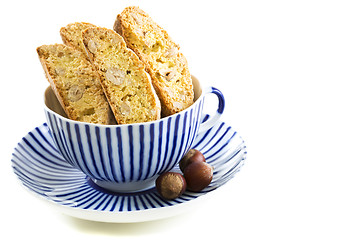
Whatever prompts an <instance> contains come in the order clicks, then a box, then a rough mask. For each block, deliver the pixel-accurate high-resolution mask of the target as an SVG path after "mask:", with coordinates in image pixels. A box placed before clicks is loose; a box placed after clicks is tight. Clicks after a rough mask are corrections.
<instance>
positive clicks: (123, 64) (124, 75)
mask: <svg viewBox="0 0 360 240" xmlns="http://www.w3.org/2000/svg"><path fill="white" fill-rule="evenodd" d="M83 41H84V45H85V48H86V50H87V51H88V55H89V57H90V60H91V61H92V63H93V65H94V66H95V68H96V69H97V70H98V73H99V75H100V81H101V85H102V86H103V89H104V92H105V94H106V96H107V99H108V102H109V104H110V106H111V108H112V111H113V113H114V116H115V119H116V120H117V122H118V123H119V124H127V123H136V122H148V121H153V120H157V119H159V118H160V112H161V105H160V101H159V99H158V97H157V95H156V93H155V90H154V89H153V87H152V85H151V80H150V77H149V75H148V74H147V72H146V71H145V67H144V64H143V63H142V62H141V61H140V59H139V58H138V56H136V54H135V53H134V52H133V51H131V50H130V49H128V48H127V47H126V44H125V42H124V40H123V38H122V37H121V36H120V35H119V34H117V33H116V32H114V31H113V30H110V29H106V28H100V27H96V28H88V29H86V30H85V31H84V32H83Z"/></svg>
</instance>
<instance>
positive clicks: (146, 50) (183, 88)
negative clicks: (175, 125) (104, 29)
mask: <svg viewBox="0 0 360 240" xmlns="http://www.w3.org/2000/svg"><path fill="white" fill-rule="evenodd" d="M114 30H115V31H116V32H118V33H119V34H120V35H122V36H123V38H124V39H125V42H126V44H127V46H128V47H129V48H131V49H132V50H133V51H134V52H135V53H136V54H137V55H138V56H139V58H140V59H141V60H142V61H143V62H144V63H145V66H146V70H147V71H148V72H149V74H150V76H151V80H152V83H153V86H154V88H155V90H156V93H157V94H158V96H159V99H160V101H161V108H162V115H163V116H168V115H171V114H174V113H177V112H179V111H181V110H183V109H185V108H187V107H189V106H190V105H191V104H192V103H193V101H194V92H193V85H192V80H191V75H190V72H189V69H188V64H187V61H186V59H185V57H184V55H183V54H182V53H180V52H179V49H180V48H179V45H177V44H176V43H175V42H173V41H172V40H171V38H170V37H169V35H168V33H167V32H166V31H165V30H164V29H162V28H161V27H160V26H159V25H158V24H157V23H155V22H154V21H153V20H152V19H151V18H150V17H149V15H148V14H147V13H145V12H144V11H142V10H141V9H140V8H138V7H127V8H125V9H124V11H123V12H122V13H121V14H119V15H118V16H117V18H116V21H115V24H114Z"/></svg>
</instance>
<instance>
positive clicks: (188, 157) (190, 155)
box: [179, 149, 206, 172]
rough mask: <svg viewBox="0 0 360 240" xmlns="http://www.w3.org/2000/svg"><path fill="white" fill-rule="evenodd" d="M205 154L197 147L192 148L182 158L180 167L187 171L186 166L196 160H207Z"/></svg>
mask: <svg viewBox="0 0 360 240" xmlns="http://www.w3.org/2000/svg"><path fill="white" fill-rule="evenodd" d="M205 161H206V160H205V157H204V155H203V154H202V153H201V152H200V151H199V150H197V149H190V150H189V151H188V152H187V153H186V154H185V156H184V157H183V158H182V159H181V160H180V162H179V167H180V170H181V171H182V172H184V171H185V168H186V167H187V166H188V165H189V164H191V163H194V162H205Z"/></svg>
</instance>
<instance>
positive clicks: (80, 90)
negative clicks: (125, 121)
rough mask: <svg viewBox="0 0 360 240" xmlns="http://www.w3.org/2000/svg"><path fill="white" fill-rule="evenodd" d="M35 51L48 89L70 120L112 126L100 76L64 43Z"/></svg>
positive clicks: (87, 62)
mask: <svg viewBox="0 0 360 240" xmlns="http://www.w3.org/2000/svg"><path fill="white" fill-rule="evenodd" d="M36 50H37V53H38V55H39V59H40V62H41V64H42V66H43V69H44V71H45V74H46V77H47V79H48V81H49V83H50V86H51V88H52V90H53V91H54V93H55V95H56V97H57V98H58V100H59V102H60V104H61V105H62V107H63V109H64V111H65V113H66V114H67V116H68V117H69V118H70V119H72V120H76V121H82V122H89V123H98V124H111V123H112V118H113V116H112V112H111V109H110V107H109V104H108V102H107V101H106V97H105V94H104V92H103V90H102V87H101V85H100V80H99V75H98V74H97V72H96V71H95V69H94V68H93V66H92V65H91V63H90V62H89V61H88V60H87V59H86V58H85V56H84V55H83V54H82V53H81V52H80V51H77V50H76V49H74V48H72V47H68V46H66V45H64V44H53V45H43V46H40V47H38V48H37V49H36Z"/></svg>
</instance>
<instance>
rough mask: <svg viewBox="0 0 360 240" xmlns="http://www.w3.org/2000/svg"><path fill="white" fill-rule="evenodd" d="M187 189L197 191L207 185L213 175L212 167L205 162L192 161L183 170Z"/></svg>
mask: <svg viewBox="0 0 360 240" xmlns="http://www.w3.org/2000/svg"><path fill="white" fill-rule="evenodd" d="M184 177H185V180H186V184H187V189H188V190H190V191H194V192H199V191H201V190H203V189H204V188H205V187H207V186H208V185H209V184H210V182H211V180H212V177H213V167H212V166H210V165H209V164H208V163H206V162H193V163H191V164H189V165H188V166H187V167H186V168H185V170H184Z"/></svg>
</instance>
